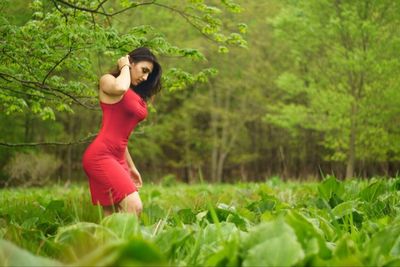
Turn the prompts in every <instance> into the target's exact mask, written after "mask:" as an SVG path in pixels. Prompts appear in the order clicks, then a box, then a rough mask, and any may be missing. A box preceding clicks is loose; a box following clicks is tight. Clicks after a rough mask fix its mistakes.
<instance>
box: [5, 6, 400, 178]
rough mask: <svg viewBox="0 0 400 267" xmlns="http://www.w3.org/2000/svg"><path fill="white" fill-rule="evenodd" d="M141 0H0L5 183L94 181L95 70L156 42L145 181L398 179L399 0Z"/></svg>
mask: <svg viewBox="0 0 400 267" xmlns="http://www.w3.org/2000/svg"><path fill="white" fill-rule="evenodd" d="M135 3H136V2H135ZM135 3H134V2H132V1H123V0H121V1H90V0H65V1H61V0H35V1H11V0H5V1H4V0H3V1H1V3H0V11H1V12H0V34H1V40H0V49H1V53H0V170H1V172H0V181H1V186H10V185H20V184H24V185H38V184H43V183H44V182H47V181H56V182H61V183H64V182H69V181H84V180H85V179H86V178H85V175H84V172H83V170H82V165H81V157H82V153H83V151H84V149H85V148H86V147H87V145H88V144H89V143H90V141H91V140H93V138H94V137H95V135H96V133H97V131H98V130H99V127H100V124H101V109H100V107H99V104H98V98H97V90H98V87H97V82H98V78H99V77H100V75H102V74H103V73H106V72H107V71H109V70H110V69H112V68H113V67H114V66H115V65H116V60H117V59H118V58H119V57H120V56H122V55H124V54H126V53H127V52H129V51H131V50H132V49H134V48H136V47H139V46H143V45H144V46H148V47H150V48H151V49H152V50H153V51H154V52H155V53H156V54H157V56H158V57H159V60H160V62H161V64H162V66H163V68H164V77H163V89H162V91H161V93H160V94H159V95H158V96H157V97H156V98H155V100H154V102H153V103H151V105H150V112H149V117H148V118H147V119H146V121H145V122H144V123H142V124H140V125H139V126H138V127H137V128H136V130H135V132H134V133H133V134H132V135H131V138H130V142H129V149H130V152H131V155H132V157H133V159H134V161H135V163H136V165H137V166H138V169H139V170H140V171H141V172H142V176H143V178H144V180H145V181H144V182H145V183H146V181H159V180H164V181H168V180H169V179H178V180H180V181H185V182H188V183H193V182H198V181H201V180H204V181H210V182H234V181H261V180H265V179H266V178H268V177H273V176H278V177H281V178H283V179H300V180H304V179H315V178H317V179H318V178H321V177H323V176H325V175H334V176H336V177H338V178H350V177H365V178H369V177H372V176H396V175H398V170H399V167H400V127H399V126H400V105H399V103H400V75H399V72H400V71H399V70H400V60H399V56H400V28H399V27H398V25H399V24H400V2H398V1H390V0H379V1H369V0H356V1H348V0H343V1H338V0H323V1H321V0H297V1H293V0H287V1H281V0H279V1H278V0H260V1H230V0H224V1H201V0H200V1H194V0H193V1H184V0H181V1H169V0H163V1H161V0H160V1H142V2H137V3H136V4H135Z"/></svg>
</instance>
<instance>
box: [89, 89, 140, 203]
mask: <svg viewBox="0 0 400 267" xmlns="http://www.w3.org/2000/svg"><path fill="white" fill-rule="evenodd" d="M100 106H101V109H102V111H103V118H102V123H101V129H100V131H99V134H98V135H97V137H96V138H95V139H94V140H93V142H92V143H91V144H90V145H89V146H88V147H87V149H86V150H85V152H84V154H83V157H82V166H83V169H84V171H85V173H86V175H87V177H88V178H89V188H90V192H91V196H92V203H93V204H95V205H97V204H100V205H102V206H110V205H115V204H118V203H119V202H120V201H121V200H122V199H124V198H125V197H126V196H127V195H129V194H131V193H133V192H135V191H137V188H136V186H135V184H134V182H133V180H132V178H131V175H130V173H129V168H128V164H127V162H126V158H125V150H126V147H127V144H128V139H129V136H130V134H131V133H132V131H133V130H134V128H135V126H136V125H137V124H138V123H139V122H140V121H142V120H143V119H144V118H146V116H147V106H146V103H145V102H144V100H143V99H142V98H141V97H140V96H139V95H138V94H137V93H136V92H135V91H133V90H132V89H128V90H127V91H126V92H125V93H124V95H123V96H122V99H121V100H120V101H119V102H117V103H114V104H106V103H103V102H100Z"/></svg>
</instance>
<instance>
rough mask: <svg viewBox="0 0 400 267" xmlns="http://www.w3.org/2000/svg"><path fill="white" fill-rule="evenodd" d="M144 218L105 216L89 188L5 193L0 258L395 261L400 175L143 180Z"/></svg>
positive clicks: (89, 262)
mask: <svg viewBox="0 0 400 267" xmlns="http://www.w3.org/2000/svg"><path fill="white" fill-rule="evenodd" d="M141 196H142V200H143V203H144V211H143V214H142V216H141V218H140V220H139V221H138V220H137V219H136V218H135V217H134V216H131V215H127V214H121V213H118V214H114V215H112V216H109V217H106V218H103V216H102V212H101V210H99V209H97V208H96V207H94V206H92V205H91V203H90V199H89V192H88V189H87V186H86V184H83V185H80V186H79V185H73V186H69V187H62V186H53V187H46V188H26V189H22V188H19V189H8V190H2V191H1V199H0V236H1V237H2V239H1V241H0V263H1V265H2V266H15V265H18V266H22V265H28V266H29V265H36V266H37V265H41V266H45V265H50V266H53V265H66V264H72V265H80V266H93V265H96V266H121V265H135V264H136V265H153V266H154V265H157V266H158V265H173V266H294V265H295V266H332V265H336V266H358V265H360V266H371V265H373V266H398V265H400V201H399V200H400V178H393V179H383V178H379V179H378V178H375V179H372V180H368V181H367V180H362V181H357V180H349V181H338V180H336V179H335V178H333V177H328V178H326V179H325V180H324V181H322V182H320V183H293V182H282V181H281V180H279V179H276V178H275V179H271V180H268V181H267V182H265V183H257V184H251V183H246V184H232V185H214V184H203V185H201V184H199V185H182V184H175V185H174V184H171V185H169V186H158V185H146V186H145V187H144V188H143V189H142V190H141Z"/></svg>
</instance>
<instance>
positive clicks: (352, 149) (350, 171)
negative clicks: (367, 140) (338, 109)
mask: <svg viewBox="0 0 400 267" xmlns="http://www.w3.org/2000/svg"><path fill="white" fill-rule="evenodd" d="M356 113H357V111H356V103H352V104H351V114H350V140H349V152H348V158H347V166H346V179H347V178H352V177H353V176H354V164H355V158H356Z"/></svg>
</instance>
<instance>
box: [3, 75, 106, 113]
mask: <svg viewBox="0 0 400 267" xmlns="http://www.w3.org/2000/svg"><path fill="white" fill-rule="evenodd" d="M6 77H9V78H11V79H13V80H15V81H17V82H19V83H21V84H22V85H24V86H27V87H30V88H32V89H36V90H37V89H42V90H45V92H47V93H49V94H52V95H54V96H56V97H58V98H61V99H62V97H61V96H59V95H57V94H55V93H53V91H55V92H58V93H60V94H62V95H65V96H67V97H68V98H71V99H72V100H73V101H75V102H76V103H78V104H79V105H81V106H83V107H85V108H88V109H92V110H97V109H98V107H93V106H88V105H86V104H84V103H82V102H81V101H79V100H78V99H77V98H76V97H75V96H73V95H70V94H68V93H66V92H64V91H62V90H60V89H57V88H54V87H49V86H48V85H46V84H42V83H40V82H33V81H26V80H21V79H18V78H16V77H14V76H12V75H10V74H7V73H2V72H0V78H3V79H4V80H6V81H9V82H11V80H9V79H7V78H6Z"/></svg>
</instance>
